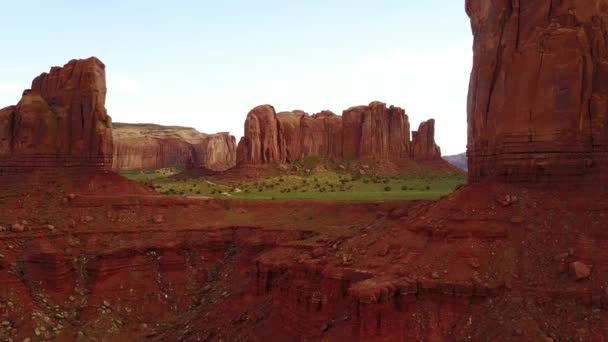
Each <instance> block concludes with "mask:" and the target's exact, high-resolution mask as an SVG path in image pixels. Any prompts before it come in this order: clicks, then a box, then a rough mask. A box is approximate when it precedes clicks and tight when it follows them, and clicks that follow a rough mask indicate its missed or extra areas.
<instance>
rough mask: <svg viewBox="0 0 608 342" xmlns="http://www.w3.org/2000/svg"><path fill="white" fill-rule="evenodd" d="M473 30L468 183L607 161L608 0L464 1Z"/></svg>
mask: <svg viewBox="0 0 608 342" xmlns="http://www.w3.org/2000/svg"><path fill="white" fill-rule="evenodd" d="M466 10H467V13H468V15H469V17H470V18H471V27H472V31H473V34H474V37H475V41H474V63H473V71H472V74H471V82H470V87H469V96H468V124H469V128H468V136H469V140H468V158H469V176H470V180H472V181H477V180H480V179H484V178H500V179H503V180H509V181H515V180H523V181H534V180H550V179H564V178H571V177H576V178H578V177H579V176H580V175H584V174H593V173H596V172H597V171H599V170H601V169H602V168H604V167H605V166H606V165H607V164H608V139H607V138H608V126H607V125H608V87H607V86H606V84H608V83H607V80H608V48H607V25H606V23H607V20H608V1H607V0H562V1H555V0H539V1H536V0H534V1H533V0H520V1H507V0H501V1H483V0H468V1H466Z"/></svg>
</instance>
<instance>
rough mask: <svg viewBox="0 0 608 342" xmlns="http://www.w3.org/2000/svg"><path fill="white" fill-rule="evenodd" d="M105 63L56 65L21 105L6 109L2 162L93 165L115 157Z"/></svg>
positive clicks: (9, 165)
mask: <svg viewBox="0 0 608 342" xmlns="http://www.w3.org/2000/svg"><path fill="white" fill-rule="evenodd" d="M105 99H106V80H105V66H104V64H103V63H102V62H101V61H99V60H98V59H97V58H95V57H91V58H89V59H85V60H72V61H70V62H69V63H68V64H66V65H65V66H63V67H61V68H60V67H53V68H51V71H50V72H49V73H43V74H41V75H40V76H38V77H36V78H35V79H34V81H33V82H32V89H31V90H26V91H24V92H23V97H22V98H21V100H20V101H19V103H18V104H17V105H16V106H10V107H7V108H4V109H1V110H0V168H2V169H5V170H16V169H21V168H31V167H68V166H69V167H93V168H98V169H109V168H110V165H111V163H112V133H111V132H112V121H111V118H110V117H109V116H108V114H107V112H106V109H105Z"/></svg>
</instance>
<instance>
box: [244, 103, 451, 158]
mask: <svg viewBox="0 0 608 342" xmlns="http://www.w3.org/2000/svg"><path fill="white" fill-rule="evenodd" d="M419 131H420V133H419V134H418V135H417V136H419V137H420V138H419V139H414V140H413V141H410V124H409V120H408V116H407V115H406V114H405V110H403V109H401V108H399V107H394V106H390V107H387V106H386V104H384V103H382V102H372V103H370V104H369V105H367V106H356V107H351V108H349V109H347V110H345V111H344V112H343V114H342V116H339V115H336V114H335V113H332V112H330V111H323V112H321V113H317V114H314V115H309V114H307V113H305V112H303V111H299V110H297V111H293V112H281V113H278V114H277V113H276V112H275V109H274V107H272V106H270V105H263V106H259V107H256V108H254V109H253V110H252V111H251V112H250V113H249V114H248V115H247V120H246V122H245V135H244V137H243V138H242V139H241V141H240V142H239V145H238V152H237V155H238V156H237V164H239V165H246V164H249V165H263V164H280V163H286V162H292V161H295V160H298V159H301V158H304V157H308V156H318V157H323V158H328V159H342V158H348V159H376V160H402V159H416V160H440V159H441V153H440V150H439V147H438V146H437V145H436V144H435V141H434V133H435V132H434V121H433V120H430V121H428V122H425V123H423V124H421V126H420V129H419Z"/></svg>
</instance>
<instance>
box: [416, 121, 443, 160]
mask: <svg viewBox="0 0 608 342" xmlns="http://www.w3.org/2000/svg"><path fill="white" fill-rule="evenodd" d="M412 155H414V156H416V158H417V159H425V160H435V159H439V158H441V149H440V148H439V146H437V144H436V143H435V120H433V119H431V120H428V121H424V122H421V123H420V126H419V127H418V130H417V131H414V132H412Z"/></svg>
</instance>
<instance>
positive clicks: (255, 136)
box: [237, 105, 281, 164]
mask: <svg viewBox="0 0 608 342" xmlns="http://www.w3.org/2000/svg"><path fill="white" fill-rule="evenodd" d="M278 139H279V136H278V122H277V118H276V112H275V110H274V107H272V106H270V105H264V106H258V107H256V108H254V109H253V110H251V111H250V112H249V114H247V119H246V120H245V135H244V136H243V137H242V138H241V141H240V142H239V149H238V151H237V163H246V164H266V163H271V162H273V161H281V155H280V153H279V140H278Z"/></svg>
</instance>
